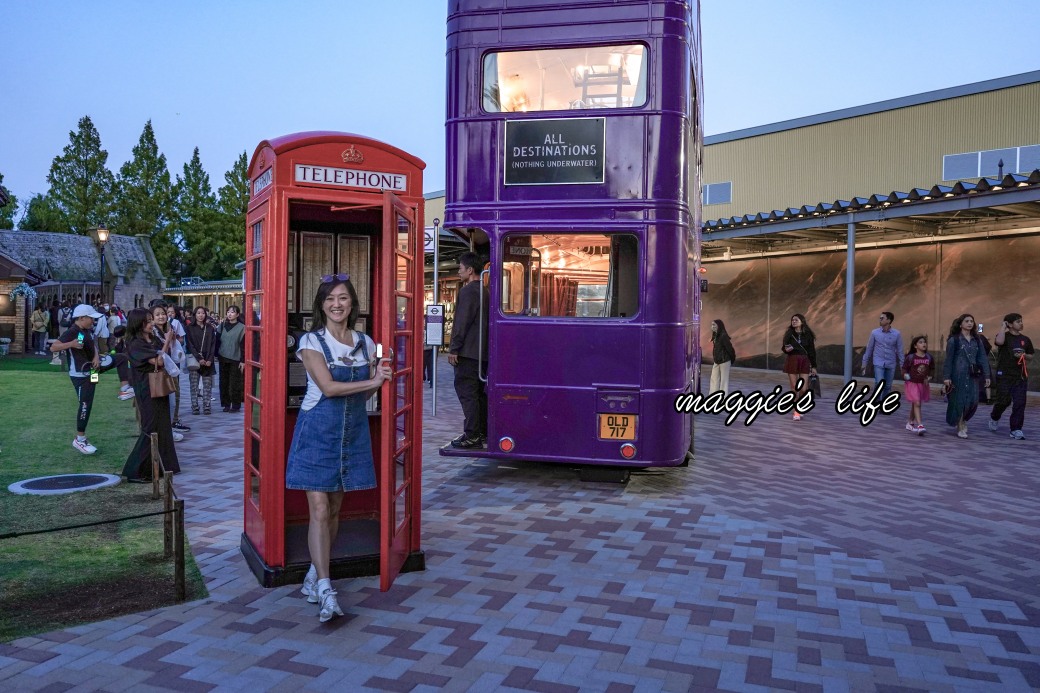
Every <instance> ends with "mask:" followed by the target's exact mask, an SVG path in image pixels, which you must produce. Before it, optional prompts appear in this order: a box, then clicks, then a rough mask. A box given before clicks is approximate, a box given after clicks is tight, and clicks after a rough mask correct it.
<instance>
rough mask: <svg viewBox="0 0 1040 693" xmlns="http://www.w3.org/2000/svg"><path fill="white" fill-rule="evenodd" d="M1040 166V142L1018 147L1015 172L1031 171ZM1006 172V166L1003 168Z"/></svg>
mask: <svg viewBox="0 0 1040 693" xmlns="http://www.w3.org/2000/svg"><path fill="white" fill-rule="evenodd" d="M1038 168H1040V144H1033V145H1030V146H1028V147H1019V148H1018V171H1016V173H1031V172H1032V171H1035V170H1036V169H1038ZM1004 172H1005V173H1007V168H1005V169H1004Z"/></svg>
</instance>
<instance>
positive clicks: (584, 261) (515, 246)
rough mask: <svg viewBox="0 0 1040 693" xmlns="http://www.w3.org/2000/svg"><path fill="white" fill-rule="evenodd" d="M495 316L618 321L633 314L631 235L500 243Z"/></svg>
mask: <svg viewBox="0 0 1040 693" xmlns="http://www.w3.org/2000/svg"><path fill="white" fill-rule="evenodd" d="M504 242H505V249H504V252H503V259H502V264H501V268H500V269H501V272H500V276H501V277H502V286H501V299H502V301H501V310H502V313H504V314H505V315H516V316H525V317H572V318H623V317H626V316H631V315H635V314H636V313H637V312H638V311H639V267H640V264H639V240H638V238H636V236H634V235H632V234H625V233H614V234H592V233H582V234H556V233H554V234H529V235H526V234H525V235H509V236H507V237H506V239H505V241H504Z"/></svg>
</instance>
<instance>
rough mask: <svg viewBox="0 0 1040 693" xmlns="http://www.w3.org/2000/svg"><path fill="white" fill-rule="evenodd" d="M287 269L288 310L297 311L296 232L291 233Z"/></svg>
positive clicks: (286, 294)
mask: <svg viewBox="0 0 1040 693" xmlns="http://www.w3.org/2000/svg"><path fill="white" fill-rule="evenodd" d="M286 264H287V265H288V266H287V267H286V270H285V287H286V293H285V296H286V310H287V311H288V312H290V313H295V312H296V234H295V233H290V234H289V261H288V263H286Z"/></svg>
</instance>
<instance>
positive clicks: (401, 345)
mask: <svg viewBox="0 0 1040 693" xmlns="http://www.w3.org/2000/svg"><path fill="white" fill-rule="evenodd" d="M408 348H409V337H408V336H407V335H403V334H402V335H398V336H397V339H395V340H394V362H393V363H392V364H391V365H392V366H393V368H394V370H397V371H399V370H403V369H404V368H405V365H406V364H407V363H408Z"/></svg>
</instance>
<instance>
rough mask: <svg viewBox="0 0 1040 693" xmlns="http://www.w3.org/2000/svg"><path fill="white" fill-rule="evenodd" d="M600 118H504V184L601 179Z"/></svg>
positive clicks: (549, 183)
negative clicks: (505, 119)
mask: <svg viewBox="0 0 1040 693" xmlns="http://www.w3.org/2000/svg"><path fill="white" fill-rule="evenodd" d="M604 128H605V125H604V119H603V118H561V119H557V120H507V121H506V141H505V157H504V163H505V184H506V185H581V184H589V183H602V182H603V141H604V140H603V133H604Z"/></svg>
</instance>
